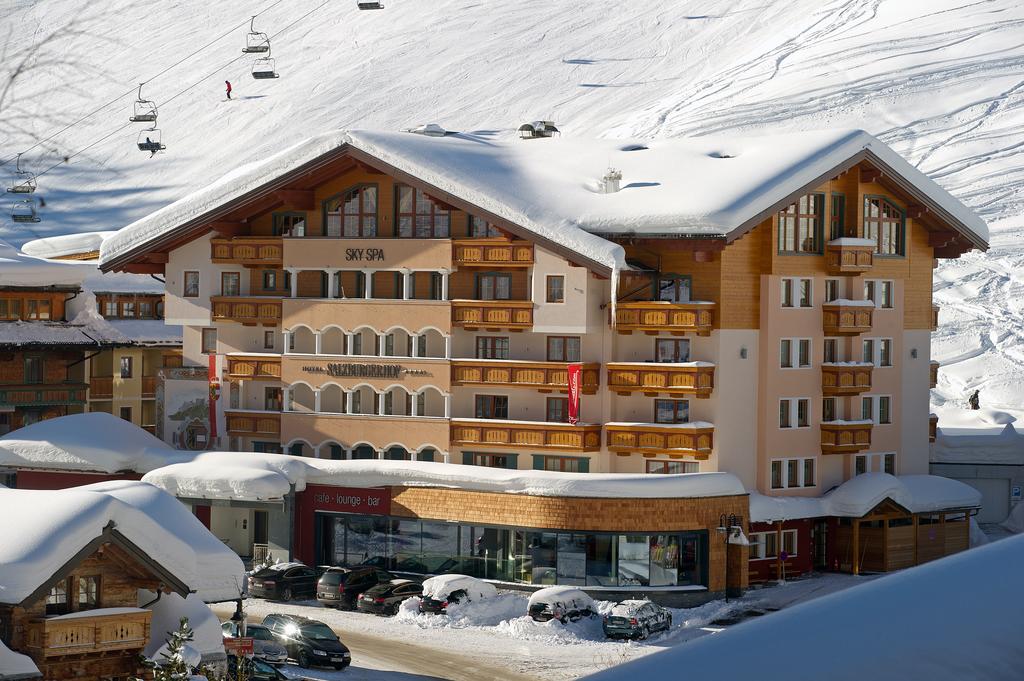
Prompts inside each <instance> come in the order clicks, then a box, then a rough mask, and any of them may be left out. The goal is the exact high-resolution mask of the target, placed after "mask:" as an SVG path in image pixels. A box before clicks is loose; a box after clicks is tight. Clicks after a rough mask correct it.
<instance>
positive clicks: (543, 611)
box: [527, 586, 597, 624]
mask: <svg viewBox="0 0 1024 681" xmlns="http://www.w3.org/2000/svg"><path fill="white" fill-rule="evenodd" d="M527 612H528V614H529V615H530V617H531V618H533V619H534V620H535V621H537V622H547V621H549V620H558V621H559V622H561V623H562V624H565V623H566V622H575V621H576V620H578V619H581V618H583V617H590V616H591V615H593V614H594V613H595V612H597V609H596V608H595V606H594V599H593V598H591V597H590V596H588V595H587V594H586V593H584V592H583V591H581V590H580V589H577V588H576V587H572V586H549V587H547V588H544V589H541V590H540V591H535V592H534V593H533V595H532V596H530V602H529V604H528V606H527Z"/></svg>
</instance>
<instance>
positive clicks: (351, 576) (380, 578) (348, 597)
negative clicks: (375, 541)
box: [316, 566, 395, 610]
mask: <svg viewBox="0 0 1024 681" xmlns="http://www.w3.org/2000/svg"><path fill="white" fill-rule="evenodd" d="M394 578H395V576H394V575H392V574H391V573H390V572H385V571H384V570H380V569H378V568H375V567H364V566H358V567H354V568H331V569H330V570H328V571H327V572H325V573H323V574H322V575H321V576H320V580H319V581H318V582H317V584H316V599H317V600H318V601H320V603H321V604H322V605H325V606H327V607H329V608H343V609H345V610H352V609H354V608H355V607H356V598H358V596H359V594H361V593H363V592H364V591H366V590H368V589H371V588H373V587H375V586H377V585H378V584H386V583H387V582H390V581H391V580H392V579H394Z"/></svg>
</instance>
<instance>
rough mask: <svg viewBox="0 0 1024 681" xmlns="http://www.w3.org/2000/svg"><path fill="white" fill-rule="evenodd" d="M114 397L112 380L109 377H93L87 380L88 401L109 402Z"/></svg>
mask: <svg viewBox="0 0 1024 681" xmlns="http://www.w3.org/2000/svg"><path fill="white" fill-rule="evenodd" d="M113 397H114V379H113V378H111V377H110V376H93V377H92V378H90V379H89V399H90V400H109V399H111V398H113Z"/></svg>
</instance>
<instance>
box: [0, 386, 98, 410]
mask: <svg viewBox="0 0 1024 681" xmlns="http://www.w3.org/2000/svg"><path fill="white" fill-rule="evenodd" d="M88 388H89V386H88V385H86V384H85V383H56V384H46V383H37V384H30V385H0V404H3V405H6V406H9V407H49V406H61V405H78V404H85V397H86V391H87V390H88Z"/></svg>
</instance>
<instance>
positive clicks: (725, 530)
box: [715, 513, 746, 603]
mask: <svg viewBox="0 0 1024 681" xmlns="http://www.w3.org/2000/svg"><path fill="white" fill-rule="evenodd" d="M715 530H716V531H717V532H718V533H719V534H720V535H722V538H723V540H724V541H725V602H726V603H728V602H729V544H745V543H746V542H745V541H744V539H745V537H743V516H738V515H736V514H734V513H730V514H729V515H726V514H724V513H723V514H722V515H721V516H719V518H718V527H716V528H715Z"/></svg>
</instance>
